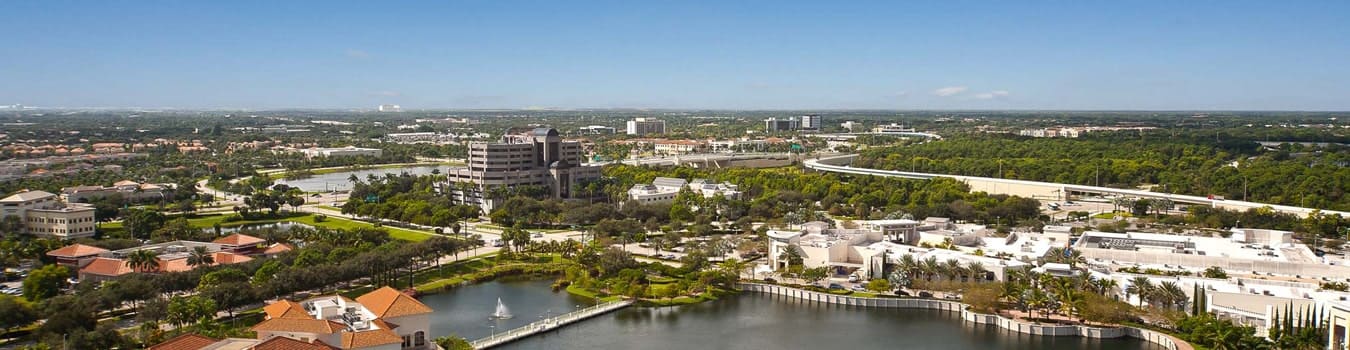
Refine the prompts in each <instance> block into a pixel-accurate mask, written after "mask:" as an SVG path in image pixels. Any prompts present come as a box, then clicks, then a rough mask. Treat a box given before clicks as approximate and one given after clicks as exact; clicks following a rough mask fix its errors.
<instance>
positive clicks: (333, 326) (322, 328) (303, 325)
mask: <svg viewBox="0 0 1350 350" xmlns="http://www.w3.org/2000/svg"><path fill="white" fill-rule="evenodd" d="M346 329H347V326H346V325H343V324H341V323H338V322H334V321H329V320H319V319H313V318H298V317H296V318H290V317H286V318H269V319H267V320H263V321H262V322H260V323H258V324H257V325H254V326H253V328H251V330H253V331H254V332H258V331H273V332H296V333H314V334H333V333H337V332H341V331H343V330H346Z"/></svg>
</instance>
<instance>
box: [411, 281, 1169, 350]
mask: <svg viewBox="0 0 1350 350" xmlns="http://www.w3.org/2000/svg"><path fill="white" fill-rule="evenodd" d="M550 284H551V281H547V280H545V281H540V280H534V281H501V282H488V283H483V284H479V285H474V286H467V287H463V288H459V289H457V290H455V291H451V292H447V293H441V294H433V295H428V296H426V297H423V298H422V302H424V303H426V304H427V305H428V306H430V307H431V308H432V309H435V310H436V313H435V314H433V315H432V317H431V323H432V326H431V327H432V329H431V331H432V334H434V335H437V336H440V335H446V334H450V333H455V334H459V335H460V336H463V337H465V338H468V339H477V338H481V337H485V336H487V335H489V334H490V333H492V332H494V331H502V330H504V329H511V328H515V327H519V326H521V325H525V324H527V323H530V322H533V321H536V320H538V319H539V316H542V315H545V314H549V315H556V314H557V313H558V312H559V311H562V310H571V309H575V308H577V307H579V306H580V307H585V306H587V305H591V304H593V303H594V301H593V300H587V299H585V298H580V297H576V296H571V295H568V294H567V293H565V292H560V293H553V292H552V291H551V290H550V289H549V286H550ZM498 297H500V298H502V302H503V303H505V304H506V305H507V307H509V308H511V311H512V313H513V314H514V315H515V317H514V318H512V319H508V320H497V321H490V320H488V315H489V314H491V313H492V311H493V309H494V308H495V307H496V303H497V298H498ZM494 327H495V328H494ZM499 348H500V349H672V350H676V349H678V350H688V349H746V350H751V349H754V350H759V349H822V350H833V349H952V350H958V349H959V350H967V349H1066V350H1067V349H1111V350H1116V349H1119V350H1125V349H1131V350H1133V349H1161V348H1162V347H1161V346H1157V345H1153V344H1150V343H1146V342H1143V341H1141V340H1138V339H1133V338H1119V339H1088V338H1079V337H1037V336H1030V335H1025V334H1018V333H1011V332H1008V331H1004V330H1001V329H999V328H996V327H994V326H987V325H985V326H975V325H971V324H968V323H965V322H962V321H961V320H960V319H959V318H958V317H957V316H956V315H955V314H951V313H944V312H940V311H931V310H908V309H876V308H872V309H868V308H859V307H847V306H837V305H822V304H816V303H805V302H801V301H798V300H795V299H788V298H784V297H776V296H769V295H764V294H757V293H747V294H743V295H740V296H733V297H727V298H724V299H723V300H718V301H714V302H707V303H702V304H696V305H687V306H677V307H664V308H642V307H629V308H626V309H623V310H619V311H617V312H613V313H610V314H606V315H601V316H597V317H595V318H592V319H589V320H585V321H581V322H579V323H574V324H571V325H568V326H565V327H563V328H562V329H560V330H557V331H554V332H550V333H545V334H540V335H535V336H533V337H530V338H526V339H523V340H519V341H516V342H513V343H509V344H506V345H503V346H501V347H499Z"/></svg>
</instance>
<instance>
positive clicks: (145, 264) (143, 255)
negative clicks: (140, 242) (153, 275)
mask: <svg viewBox="0 0 1350 350" xmlns="http://www.w3.org/2000/svg"><path fill="white" fill-rule="evenodd" d="M126 260H127V267H130V268H131V269H132V270H136V271H139V272H153V271H155V270H158V269H159V256H156V255H155V252H154V251H150V250H137V251H134V252H131V253H130V254H127V259H126Z"/></svg>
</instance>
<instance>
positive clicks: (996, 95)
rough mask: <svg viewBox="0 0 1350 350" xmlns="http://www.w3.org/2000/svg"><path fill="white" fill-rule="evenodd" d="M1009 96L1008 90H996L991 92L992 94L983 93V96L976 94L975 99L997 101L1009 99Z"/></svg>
mask: <svg viewBox="0 0 1350 350" xmlns="http://www.w3.org/2000/svg"><path fill="white" fill-rule="evenodd" d="M1007 96H1008V91H1007V90H994V91H990V92H986V93H982V94H976V95H975V98H977V99H981V100H992V99H996V98H1000V97H1007Z"/></svg>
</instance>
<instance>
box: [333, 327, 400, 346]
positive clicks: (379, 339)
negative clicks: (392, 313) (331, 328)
mask: <svg viewBox="0 0 1350 350" xmlns="http://www.w3.org/2000/svg"><path fill="white" fill-rule="evenodd" d="M402 343H403V337H400V336H398V334H395V333H394V331H391V330H388V329H376V330H369V331H362V332H345V333H342V344H340V346H342V348H343V349H356V348H364V347H371V346H380V345H385V344H402Z"/></svg>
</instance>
